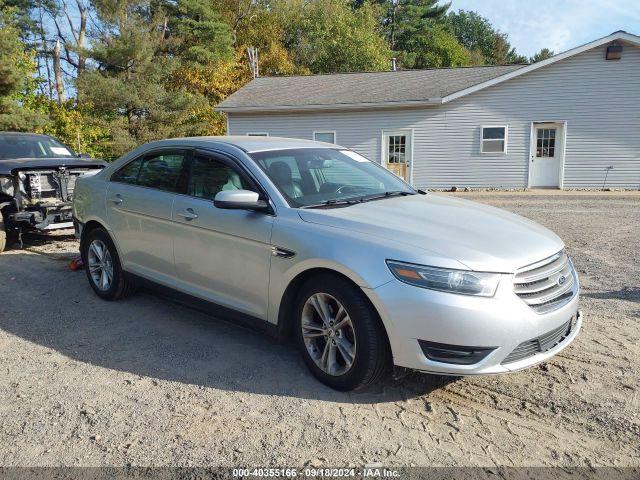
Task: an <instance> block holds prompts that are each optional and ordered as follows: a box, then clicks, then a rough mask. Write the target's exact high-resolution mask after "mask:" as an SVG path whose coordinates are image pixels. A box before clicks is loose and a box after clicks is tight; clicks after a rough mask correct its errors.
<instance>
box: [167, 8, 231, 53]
mask: <svg viewBox="0 0 640 480" xmlns="http://www.w3.org/2000/svg"><path fill="white" fill-rule="evenodd" d="M214 4H215V1H213V0H180V1H178V2H174V1H170V0H167V1H166V2H165V5H164V8H165V11H166V14H165V15H166V17H165V20H164V25H163V29H164V31H165V36H166V37H167V39H168V41H167V44H168V47H169V50H170V52H171V54H172V55H174V56H176V57H179V58H180V60H181V61H183V62H192V63H195V64H209V63H214V62H217V61H220V60H229V59H230V58H233V42H234V38H233V32H232V31H231V28H230V27H229V26H228V25H227V24H226V23H224V22H223V21H222V20H221V19H220V16H219V15H218V13H217V12H216V10H215V9H214Z"/></svg>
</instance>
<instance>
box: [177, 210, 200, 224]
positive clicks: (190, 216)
mask: <svg viewBox="0 0 640 480" xmlns="http://www.w3.org/2000/svg"><path fill="white" fill-rule="evenodd" d="M177 214H178V216H180V217H182V218H184V219H185V220H188V221H189V222H190V221H191V220H195V219H196V218H198V214H197V213H196V212H194V211H193V209H192V208H187V209H186V210H181V211H179V212H177Z"/></svg>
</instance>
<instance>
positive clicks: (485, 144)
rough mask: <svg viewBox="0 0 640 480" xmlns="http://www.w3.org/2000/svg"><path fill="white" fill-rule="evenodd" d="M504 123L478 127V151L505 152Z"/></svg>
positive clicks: (505, 129) (506, 129)
mask: <svg viewBox="0 0 640 480" xmlns="http://www.w3.org/2000/svg"><path fill="white" fill-rule="evenodd" d="M507 137H508V128H507V126H506V125H499V126H494V125H487V126H484V125H483V126H482V127H481V128H480V153H507Z"/></svg>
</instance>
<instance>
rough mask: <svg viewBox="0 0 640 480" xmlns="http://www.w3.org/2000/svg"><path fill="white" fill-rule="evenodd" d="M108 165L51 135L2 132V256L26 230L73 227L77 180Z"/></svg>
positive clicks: (0, 242) (0, 220) (0, 234)
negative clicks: (88, 156)
mask: <svg viewBox="0 0 640 480" xmlns="http://www.w3.org/2000/svg"><path fill="white" fill-rule="evenodd" d="M105 165H106V164H105V163H104V162H101V161H98V160H90V159H88V158H86V157H85V156H82V155H76V154H75V153H73V151H72V150H71V149H70V148H69V147H67V146H66V145H63V144H62V143H60V142H59V141H57V140H56V139H54V138H52V137H49V136H47V135H37V134H32V133H15V132H0V211H1V212H2V216H1V217H0V252H2V251H3V250H4V248H5V246H6V243H7V237H8V238H9V239H12V238H18V239H20V238H21V235H22V232H23V231H28V230H37V231H50V230H56V229H62V228H72V227H73V219H72V215H71V208H72V207H71V202H72V200H73V190H74V186H75V182H76V179H77V178H78V177H79V176H80V175H85V174H91V173H96V172H98V171H100V170H101V169H102V168H104V166H105Z"/></svg>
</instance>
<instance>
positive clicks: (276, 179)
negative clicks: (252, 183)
mask: <svg viewBox="0 0 640 480" xmlns="http://www.w3.org/2000/svg"><path fill="white" fill-rule="evenodd" d="M250 155H251V157H252V158H253V159H254V160H255V161H256V163H258V165H260V167H261V168H262V169H263V170H264V171H265V173H266V174H267V175H268V176H269V178H270V179H271V180H272V181H273V183H274V184H275V185H276V186H277V187H278V189H279V190H280V192H282V194H283V195H284V196H285V197H286V199H287V201H288V202H289V204H290V205H291V206H294V207H302V208H305V207H306V208H309V207H322V206H338V205H349V204H352V203H357V202H362V201H367V200H373V199H378V198H387V197H389V196H393V195H412V194H415V193H416V191H415V190H414V189H413V188H411V187H410V186H409V185H407V184H406V183H405V182H403V181H402V180H400V179H399V178H398V177H396V176H395V175H394V174H392V173H391V172H389V171H387V170H386V169H384V168H383V167H381V166H380V165H378V164H376V163H373V162H371V161H369V160H367V159H366V158H365V157H363V156H362V155H359V154H357V153H355V152H352V151H350V150H339V149H332V148H299V149H287V150H269V151H264V152H254V153H252V154H250Z"/></svg>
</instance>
